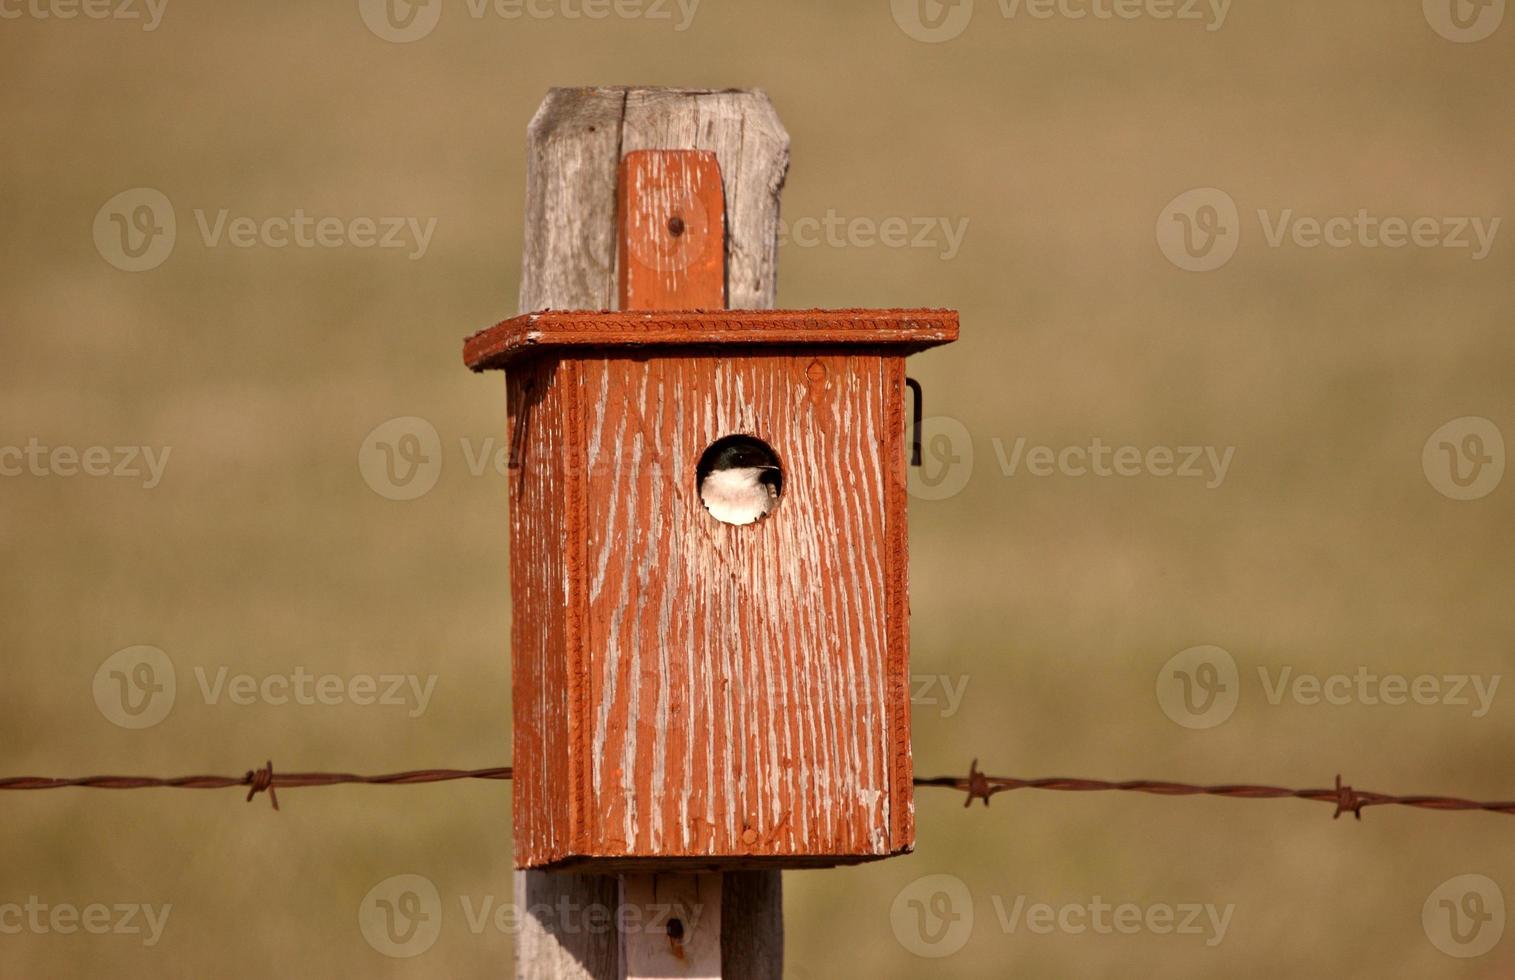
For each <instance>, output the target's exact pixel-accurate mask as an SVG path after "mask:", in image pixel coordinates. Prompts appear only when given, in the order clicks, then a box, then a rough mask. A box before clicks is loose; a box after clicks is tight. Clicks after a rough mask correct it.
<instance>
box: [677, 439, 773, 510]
mask: <svg viewBox="0 0 1515 980" xmlns="http://www.w3.org/2000/svg"><path fill="white" fill-rule="evenodd" d="M694 478H695V486H696V487H697V488H698V490H699V493H700V501H701V502H702V503H703V504H704V505H705V509H706V510H707V511H709V512H710V516H711V517H714V518H715V519H716V520H718V521H720V522H722V523H723V524H735V525H739V526H740V525H746V524H755V523H757V522H758V521H760V520H762V519H763V518H765V517H767V516H768V515H769V514H770V513H772V512H773V509H774V508H775V507H777V506H778V503H779V498H781V497H782V496H783V494H784V469H783V467H782V466H781V465H780V464H779V457H778V454H777V453H775V452H774V451H773V448H772V447H771V446H769V445H768V444H767V443H766V442H764V441H763V440H761V439H755V438H753V437H752V436H746V435H730V436H724V437H722V438H720V439H717V440H716V441H715V442H713V443H711V444H710V447H709V448H708V449H706V450H705V451H704V453H702V454H701V455H700V462H699V465H698V466H696V467H695V472H694Z"/></svg>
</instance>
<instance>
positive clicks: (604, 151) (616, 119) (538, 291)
mask: <svg viewBox="0 0 1515 980" xmlns="http://www.w3.org/2000/svg"><path fill="white" fill-rule="evenodd" d="M527 142H528V159H527V188H526V211H525V242H524V248H523V256H522V276H521V289H520V302H519V309H520V310H521V311H523V312H532V311H536V310H544V309H549V308H557V309H606V308H609V307H610V306H611V305H612V303H613V302H614V301H615V299H616V292H615V287H616V278H615V269H614V265H615V183H616V168H617V166H618V164H619V161H620V157H621V155H622V150H623V144H624V149H628V150H630V149H687V148H698V149H708V150H712V151H714V152H715V153H716V157H717V160H718V161H719V163H720V166H721V170H722V173H723V174H724V177H725V180H724V189H723V192H724V194H725V195H726V214H727V249H728V256H727V275H728V291H727V295H728V301H729V302H730V304H731V305H733V306H739V307H743V308H754V309H757V308H769V307H772V306H773V305H774V300H775V295H774V291H775V279H776V276H775V270H776V267H777V260H778V213H779V212H778V199H779V190H780V188H782V186H783V182H784V175H785V173H786V172H787V170H788V165H789V137H788V134H787V133H785V132H784V129H783V127H782V125H780V123H779V121H778V117H777V115H776V114H775V112H774V111H773V107H772V105H771V104H770V103H769V101H768V98H767V96H765V95H764V94H763V93H761V92H695V91H666V90H631V89H603V88H601V89H555V90H553V91H552V92H551V93H549V95H548V96H547V98H546V100H545V101H544V102H543V103H542V106H541V108H540V109H539V110H538V112H537V114H536V116H535V117H534V118H533V120H532V122H531V126H530V127H529V130H528V134H527ZM513 373H514V372H513ZM511 383H512V384H513V383H514V382H513V381H512V382H511ZM512 506H514V504H512ZM516 547H517V546H516V545H515V544H514V543H513V545H512V548H513V554H512V561H513V562H514V560H515V557H514V549H515V548H516ZM519 672H520V665H519V660H518V661H517V667H516V675H517V677H518V678H519ZM516 686H517V689H518V690H519V689H520V686H521V685H520V681H519V679H518V680H517V681H516ZM726 881H727V883H728V888H727V893H728V896H729V895H730V894H731V889H730V883H731V882H732V881H738V882H740V883H741V884H740V888H739V889H738V891H737V892H736V894H737V895H738V896H740V902H739V910H740V911H739V913H738V915H739V917H738V918H736V919H734V920H733V919H729V918H728V920H727V921H726V922H725V923H724V925H723V930H722V931H723V938H724V940H725V942H724V944H723V956H725V955H733V954H732V952H731V951H738V952H737V953H736V954H735V955H739V956H742V957H743V958H742V959H741V960H739V962H738V963H737V964H735V965H732V964H727V965H726V966H725V969H726V975H727V976H730V977H752V978H764V980H778V978H779V977H780V976H781V974H782V967H783V923H782V898H781V894H782V884H781V881H780V878H779V874H778V872H759V873H755V874H732V875H727V876H726ZM516 893H517V907H518V908H521V909H524V910H526V918H525V921H524V926H523V929H522V931H521V933H520V934H519V935H518V937H517V940H516V973H517V976H519V977H521V978H523V980H547V978H553V980H567V978H573V980H580V978H584V980H612V978H615V977H617V976H618V975H619V972H620V970H619V963H618V957H617V948H616V937H615V936H614V935H606V934H605V933H591V932H586V931H584V930H579V931H573V930H568V929H564V928H562V927H561V926H560V924H559V923H557V922H555V921H554V919H553V918H552V916H551V915H550V914H543V913H541V912H540V911H539V910H541V909H545V908H552V907H555V906H557V905H558V904H560V903H572V904H575V905H577V906H579V907H588V906H593V905H605V906H610V905H611V904H613V903H614V901H615V896H616V880H615V878H614V877H612V876H608V875H582V874H566V873H552V872H543V871H519V872H517V873H516ZM533 910H538V911H533ZM725 915H726V916H728V917H729V916H731V915H733V911H732V900H731V899H730V898H729V897H728V902H727V904H726V911H725ZM748 953H750V954H751V956H750V957H749V956H745V955H743V954H748Z"/></svg>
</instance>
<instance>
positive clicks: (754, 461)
mask: <svg viewBox="0 0 1515 980" xmlns="http://www.w3.org/2000/svg"><path fill="white" fill-rule="evenodd" d="M747 469H751V470H758V471H759V473H758V480H759V481H761V482H762V483H766V484H767V485H769V486H770V487H772V488H773V490H774V493H775V496H776V495H777V494H778V493H781V492H783V485H784V476H783V472H782V470H781V469H780V468H779V460H778V456H776V455H775V454H774V452H773V450H772V449H770V448H768V445H767V443H765V442H763V441H762V440H761V439H754V438H753V437H751V436H727V437H725V438H724V439H719V440H717V441H716V442H715V443H713V444H712V445H711V446H710V448H709V449H707V450H705V453H704V455H703V456H701V457H700V463H699V467H698V470H697V474H696V475H697V477H698V479H699V482H700V483H701V484H703V483H704V482H705V477H707V476H709V475H710V474H711V473H713V472H715V471H717V470H747Z"/></svg>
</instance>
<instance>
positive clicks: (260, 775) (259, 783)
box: [243, 760, 279, 810]
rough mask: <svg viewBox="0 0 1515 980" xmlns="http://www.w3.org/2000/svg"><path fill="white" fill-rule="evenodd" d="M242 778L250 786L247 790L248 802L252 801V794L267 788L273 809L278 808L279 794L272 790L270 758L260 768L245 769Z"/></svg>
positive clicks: (254, 794)
mask: <svg viewBox="0 0 1515 980" xmlns="http://www.w3.org/2000/svg"><path fill="white" fill-rule="evenodd" d="M243 778H244V779H245V780H246V781H247V785H248V786H249V787H250V789H248V791H247V802H248V803H251V802H252V798H253V797H254V796H257V795H258V794H259V793H261V792H263V791H264V790H267V791H268V799H269V802H271V803H272V804H273V805H274V809H275V810H277V809H279V794H278V793H277V792H275V791H274V764H273V761H272V760H269V761H268V762H267V763H265V764H264V766H263V768H262V769H249V770H247V775H246V776H245V777H243Z"/></svg>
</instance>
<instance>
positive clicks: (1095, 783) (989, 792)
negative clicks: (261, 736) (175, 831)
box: [0, 759, 1515, 820]
mask: <svg viewBox="0 0 1515 980" xmlns="http://www.w3.org/2000/svg"><path fill="white" fill-rule="evenodd" d="M513 775H514V773H513V771H512V769H511V767H509V766H497V767H495V768H492V769H412V770H409V771H407V772H392V773H385V774H383V775H378V776H360V775H357V774H355V773H350V772H280V773H275V772H274V765H273V763H272V762H266V763H265V764H264V765H263V766H262V767H261V768H259V769H249V770H247V772H246V773H244V774H243V775H242V776H170V777H160V776H82V777H77V778H66V779H57V778H53V777H48V776H10V777H4V778H0V790H5V789H20V790H35V789H65V788H69V787H83V788H89V789H151V788H163V787H166V788H172V789H229V788H231V787H246V788H247V801H248V802H251V801H252V799H253V797H255V796H257V795H258V794H259V793H263V792H266V793H268V798H269V802H271V803H272V804H273V808H274V809H275V810H277V809H279V797H278V794H277V792H276V791H277V790H280V789H296V788H300V787H307V786H336V785H339V784H342V783H364V784H368V785H377V786H414V785H417V784H419V783H440V782H446V781H448V780H454V779H510V778H512V776H513ZM915 785H916V786H920V787H924V788H943V789H955V790H959V791H961V792H963V793H966V794H967V798H966V799H965V800H964V801H963V806H965V807H968V806H972V805H973V801H974V800H983V801H984V805H985V806H988V805H989V800H990V798H991V797H993V796H994V795H995V794H996V793H1006V792H1009V791H1011V790H1017V789H1043V790H1058V791H1062V792H1072V793H1088V792H1105V791H1115V792H1128V793H1152V794H1155V795H1158V796H1221V797H1226V798H1229V799H1239V800H1273V799H1296V800H1310V801H1313V802H1317V803H1334V804H1336V810H1335V812H1334V813H1332V814H1331V819H1333V820H1334V819H1336V818H1337V817H1340V816H1341V815H1342V814H1343V813H1350V814H1352V815H1353V816H1354V817H1356V818H1357V819H1358V820H1361V819H1362V811H1363V808H1364V807H1370V806H1408V807H1417V808H1420V809H1423V810H1443V811H1452V810H1480V811H1483V812H1486V813H1503V814H1508V815H1511V816H1515V800H1510V801H1504V802H1495V803H1486V802H1479V801H1477V800H1464V799H1460V798H1458V797H1455V796H1427V795H1414V796H1394V795H1390V794H1388V793H1375V792H1371V791H1369V790H1358V789H1353V788H1352V787H1351V786H1348V785H1345V784H1343V783H1342V781H1341V776H1340V775H1339V774H1338V775H1337V777H1336V785H1335V786H1334V787H1332V788H1329V789H1326V788H1323V789H1286V788H1284V787H1281V786H1258V785H1254V784H1250V783H1223V784H1218V785H1212V786H1202V785H1196V784H1193V783H1174V782H1167V781H1162V780H1153V779H1132V780H1126V781H1124V782H1112V781H1109V780H1104V779H1078V778H1072V777H1065V776H1054V777H1050V778H1044V779H1020V778H1018V777H1015V776H989V775H986V774H984V773H982V772H980V771H979V768H978V760H977V759H974V760H973V763H972V764H971V765H970V766H969V767H968V775H966V776H932V777H927V778H917V779H916V780H915Z"/></svg>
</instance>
